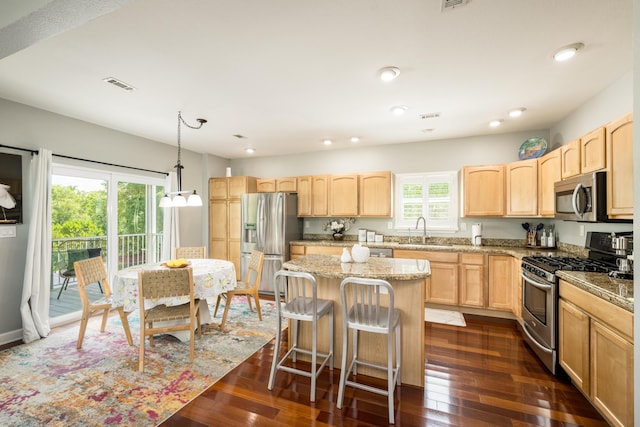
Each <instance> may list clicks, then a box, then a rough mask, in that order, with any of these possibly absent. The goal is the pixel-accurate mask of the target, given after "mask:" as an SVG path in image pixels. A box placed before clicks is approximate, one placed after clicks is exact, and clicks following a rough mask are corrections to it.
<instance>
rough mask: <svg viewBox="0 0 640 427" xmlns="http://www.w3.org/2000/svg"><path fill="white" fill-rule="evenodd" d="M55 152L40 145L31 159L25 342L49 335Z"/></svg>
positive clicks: (23, 311) (22, 308)
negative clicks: (52, 193)
mask: <svg viewBox="0 0 640 427" xmlns="http://www.w3.org/2000/svg"><path fill="white" fill-rule="evenodd" d="M51 164H52V154H51V151H49V150H45V149H42V148H41V149H40V152H39V154H38V155H36V156H34V157H33V158H32V159H31V166H30V171H31V179H30V180H31V187H32V195H33V197H32V200H31V213H32V214H31V220H30V221H29V240H28V242H27V259H26V265H25V269H24V282H23V284H22V301H21V303H20V314H21V316H22V339H23V341H24V342H25V343H29V342H31V341H35V340H38V339H40V338H43V337H46V336H47V335H49V332H50V330H51V328H50V326H49V293H50V288H49V286H50V283H51V204H50V203H49V199H50V198H49V195H50V193H51V185H50V182H51V180H50V177H51Z"/></svg>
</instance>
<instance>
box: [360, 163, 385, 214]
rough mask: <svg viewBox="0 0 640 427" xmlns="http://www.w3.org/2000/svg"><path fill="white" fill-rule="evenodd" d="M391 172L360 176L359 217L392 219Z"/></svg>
mask: <svg viewBox="0 0 640 427" xmlns="http://www.w3.org/2000/svg"><path fill="white" fill-rule="evenodd" d="M392 185H393V183H392V175H391V172H373V173H362V174H359V175H358V207H359V212H358V215H359V216H372V217H391V216H392V211H393V199H392V196H391V195H392V188H393V187H392Z"/></svg>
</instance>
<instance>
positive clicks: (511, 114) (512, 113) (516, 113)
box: [509, 108, 526, 117]
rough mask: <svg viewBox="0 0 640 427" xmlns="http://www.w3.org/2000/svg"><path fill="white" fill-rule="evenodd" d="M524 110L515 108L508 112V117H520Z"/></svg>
mask: <svg viewBox="0 0 640 427" xmlns="http://www.w3.org/2000/svg"><path fill="white" fill-rule="evenodd" d="M525 110H526V108H515V109H513V110H511V111H509V117H520V116H521V115H522V113H524V111H525Z"/></svg>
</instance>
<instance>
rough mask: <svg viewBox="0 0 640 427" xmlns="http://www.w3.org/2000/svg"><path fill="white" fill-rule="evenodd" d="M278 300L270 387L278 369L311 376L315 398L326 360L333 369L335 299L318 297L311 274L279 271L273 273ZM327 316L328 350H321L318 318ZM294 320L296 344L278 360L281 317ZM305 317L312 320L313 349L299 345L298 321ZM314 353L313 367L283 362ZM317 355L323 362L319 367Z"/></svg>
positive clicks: (312, 396)
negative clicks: (302, 367)
mask: <svg viewBox="0 0 640 427" xmlns="http://www.w3.org/2000/svg"><path fill="white" fill-rule="evenodd" d="M274 283H275V286H274V287H275V301H276V307H277V312H278V329H277V332H276V344H275V350H274V353H273V361H272V362H271V373H270V374H269V386H268V387H267V388H268V389H269V390H273V385H274V383H275V379H276V371H278V370H281V371H285V372H290V373H293V374H298V375H303V376H305V377H309V378H311V401H312V402H315V401H316V380H317V378H318V375H320V373H321V372H322V370H323V369H324V367H325V365H326V364H327V362H329V363H330V364H329V369H331V370H333V325H334V322H333V301H329V300H323V299H318V297H317V284H316V279H315V278H314V277H313V276H312V275H311V274H309V273H301V272H293V271H287V270H280V271H278V272H276V274H275V276H274ZM325 315H328V316H329V353H328V354H325V353H318V348H317V344H318V321H319V320H320V319H321V318H322V317H323V316H325ZM284 318H287V319H291V320H293V331H292V336H293V339H292V341H293V343H292V344H291V347H290V348H289V351H288V352H287V353H286V354H285V355H284V357H283V358H282V359H280V360H279V361H278V357H279V350H280V335H281V333H282V320H283V319H284ZM300 320H302V321H305V322H311V323H312V327H311V329H312V331H313V336H312V346H311V350H308V349H303V348H299V347H298V322H299V321H300ZM298 353H300V354H306V355H310V356H311V370H310V371H305V370H302V369H297V368H293V367H290V366H284V365H283V363H285V361H286V360H287V358H289V357H291V359H292V361H293V362H296V358H297V354H298ZM318 357H320V361H321V364H320V366H319V367H318V366H317V363H318Z"/></svg>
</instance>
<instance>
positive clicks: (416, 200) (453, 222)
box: [394, 171, 458, 231]
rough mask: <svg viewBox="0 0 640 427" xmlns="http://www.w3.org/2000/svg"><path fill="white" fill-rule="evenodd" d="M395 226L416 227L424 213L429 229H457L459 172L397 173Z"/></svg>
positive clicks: (399, 227) (397, 227)
mask: <svg viewBox="0 0 640 427" xmlns="http://www.w3.org/2000/svg"><path fill="white" fill-rule="evenodd" d="M395 194H396V204H395V215H394V217H395V219H396V220H395V227H396V229H401V228H408V227H411V228H415V226H416V221H417V220H418V218H420V217H421V216H423V217H425V218H426V220H427V230H432V231H457V230H458V173H457V172H456V171H449V172H428V173H420V174H397V175H396V188H395Z"/></svg>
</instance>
